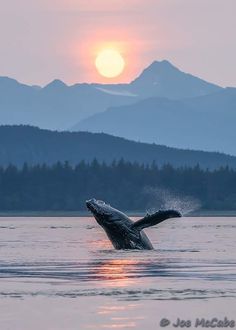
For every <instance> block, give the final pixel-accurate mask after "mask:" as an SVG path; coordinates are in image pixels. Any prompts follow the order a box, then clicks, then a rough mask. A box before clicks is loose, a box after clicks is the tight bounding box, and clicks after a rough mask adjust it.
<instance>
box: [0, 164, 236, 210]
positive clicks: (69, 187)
mask: <svg viewBox="0 0 236 330" xmlns="http://www.w3.org/2000/svg"><path fill="white" fill-rule="evenodd" d="M92 197H95V198H97V199H103V200H105V201H107V202H109V203H110V204H112V205H114V206H116V207H118V208H121V209H123V210H130V211H133V210H136V211H138V210H140V211H143V210H145V209H150V208H158V207H163V206H165V205H166V204H165V205H163V201H164V202H165V199H169V205H170V206H171V200H173V206H174V201H175V199H176V198H178V200H180V201H181V200H186V199H187V198H188V199H189V200H193V201H195V202H197V203H199V207H201V208H202V209H205V210H235V209H236V171H235V170H232V169H230V168H228V167H222V168H220V169H218V170H214V171H209V170H203V169H201V168H200V167H199V166H195V167H193V168H190V167H182V168H177V169H176V168H174V167H172V166H171V165H164V166H162V167H158V166H157V165H156V164H155V163H153V164H152V165H140V164H138V163H130V162H126V161H124V160H120V161H114V162H113V163H112V164H110V165H107V164H105V163H99V162H98V161H97V160H94V161H93V162H91V163H86V162H84V161H82V162H80V163H79V164H78V165H76V166H71V165H70V164H69V163H68V162H65V163H60V162H58V163H56V164H55V165H52V166H48V165H34V166H29V165H27V164H24V166H23V167H22V168H17V167H16V166H13V165H9V166H7V167H0V211H75V210H78V211H84V210H85V200H86V199H89V198H92Z"/></svg>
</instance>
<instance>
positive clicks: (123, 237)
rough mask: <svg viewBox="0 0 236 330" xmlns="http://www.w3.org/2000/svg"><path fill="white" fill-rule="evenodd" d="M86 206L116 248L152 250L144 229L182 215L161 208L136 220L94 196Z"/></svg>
mask: <svg viewBox="0 0 236 330" xmlns="http://www.w3.org/2000/svg"><path fill="white" fill-rule="evenodd" d="M86 206H87V209H88V210H89V211H90V212H91V213H92V214H93V216H94V218H95V219H96V221H97V223H98V224H99V225H100V226H101V227H102V228H103V229H104V231H105V232H106V234H107V237H108V238H109V240H110V241H111V243H112V245H113V247H114V248H115V249H116V250H133V249H135V250H152V249H153V246H152V243H151V242H150V240H149V238H148V237H147V235H146V234H145V232H144V231H143V229H144V228H147V227H151V226H155V225H157V224H159V223H161V222H162V221H164V220H167V219H170V218H180V217H181V213H180V212H178V211H176V210H159V211H157V212H155V213H153V214H147V215H146V216H145V217H143V218H141V219H139V220H137V221H135V222H134V221H132V220H131V219H130V218H129V217H128V216H127V215H126V214H125V213H123V212H121V211H119V210H117V209H115V208H113V207H112V206H110V205H109V204H106V203H105V202H104V201H100V200H96V199H95V198H93V199H90V200H87V201H86Z"/></svg>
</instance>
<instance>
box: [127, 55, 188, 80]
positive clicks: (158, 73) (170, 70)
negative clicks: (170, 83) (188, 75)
mask: <svg viewBox="0 0 236 330" xmlns="http://www.w3.org/2000/svg"><path fill="white" fill-rule="evenodd" d="M180 73H181V71H180V70H179V69H178V68H177V67H175V66H174V65H173V64H172V63H171V62H169V61H167V60H163V61H154V62H152V64H151V65H149V66H148V67H147V68H146V69H144V70H143V72H142V73H141V74H140V75H139V76H138V77H137V78H136V79H135V80H134V81H133V83H136V82H138V81H143V82H144V83H147V82H150V80H151V81H153V83H155V80H156V83H157V82H158V79H159V78H161V77H168V76H173V75H176V74H180ZM182 74H184V73H182Z"/></svg>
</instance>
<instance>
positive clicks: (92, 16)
mask: <svg viewBox="0 0 236 330" xmlns="http://www.w3.org/2000/svg"><path fill="white" fill-rule="evenodd" d="M235 12H236V1H235V0H191V1H190V0H89V1H88V0H53V1H52V0H34V1H32V0H21V1H19V0H9V1H6V2H3V1H2V4H1V11H0V40H1V45H0V54H1V61H0V76H3V75H5V76H10V77H14V78H16V79H18V80H19V81H22V82H25V83H29V84H40V85H45V84H47V83H48V82H50V81H51V80H53V79H55V78H58V79H62V80H63V81H65V82H66V83H68V84H72V83H75V82H92V81H97V82H128V81H130V80H133V79H134V78H135V77H136V76H137V74H139V73H140V72H141V71H142V70H143V68H144V67H146V66H147V65H149V64H150V63H151V62H152V61H154V60H163V59H167V60H170V61H171V62H173V64H175V65H177V66H178V67H179V68H180V69H182V70H184V71H187V72H191V73H193V74H195V75H198V76H201V77H202V78H205V79H207V80H209V81H212V82H215V83H219V84H221V85H235V86H236V66H235V57H236V43H235V30H236V20H235ZM106 45H113V46H114V47H115V48H117V49H119V50H120V51H121V53H122V55H123V56H124V58H125V60H126V62H127V65H126V70H125V71H124V73H123V74H122V75H121V76H120V77H118V78H116V79H112V80H110V79H105V78H102V77H101V76H100V75H98V73H97V71H96V69H95V66H94V60H95V57H96V54H97V51H98V50H99V49H101V48H103V47H106Z"/></svg>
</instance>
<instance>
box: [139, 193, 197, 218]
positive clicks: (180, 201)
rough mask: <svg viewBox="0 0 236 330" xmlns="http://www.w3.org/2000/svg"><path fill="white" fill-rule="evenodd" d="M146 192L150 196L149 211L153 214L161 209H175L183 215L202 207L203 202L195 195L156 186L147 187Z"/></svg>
mask: <svg viewBox="0 0 236 330" xmlns="http://www.w3.org/2000/svg"><path fill="white" fill-rule="evenodd" d="M144 194H146V195H148V196H149V204H148V209H147V212H148V213H149V214H152V213H154V212H156V211H157V210H159V209H174V210H176V211H179V212H180V213H181V214H182V215H187V214H189V213H191V212H193V211H196V210H198V209H199V208H200V207H201V203H200V201H199V200H197V199H196V198H194V197H190V196H179V195H177V194H176V193H174V192H172V191H170V190H168V189H161V188H155V187H145V188H144Z"/></svg>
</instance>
